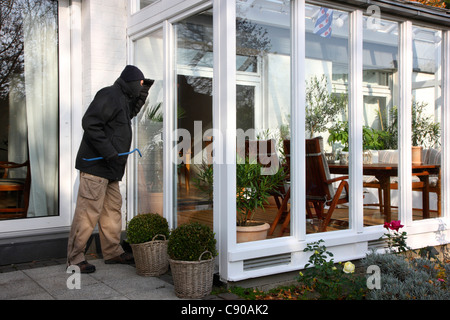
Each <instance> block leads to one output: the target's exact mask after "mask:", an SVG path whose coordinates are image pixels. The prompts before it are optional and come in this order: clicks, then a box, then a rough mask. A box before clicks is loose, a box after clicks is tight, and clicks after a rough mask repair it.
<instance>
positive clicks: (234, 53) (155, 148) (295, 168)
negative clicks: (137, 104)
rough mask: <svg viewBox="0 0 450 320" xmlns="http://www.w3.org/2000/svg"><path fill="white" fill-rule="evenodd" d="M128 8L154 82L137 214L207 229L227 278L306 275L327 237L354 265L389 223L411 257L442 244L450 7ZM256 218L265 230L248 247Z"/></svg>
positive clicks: (139, 142) (134, 190)
mask: <svg viewBox="0 0 450 320" xmlns="http://www.w3.org/2000/svg"><path fill="white" fill-rule="evenodd" d="M131 4H132V6H131V15H130V17H129V22H128V36H129V43H130V45H129V48H130V49H129V62H130V63H133V64H135V65H137V66H138V67H140V68H141V69H142V70H144V73H145V74H146V75H149V77H151V78H153V79H156V82H155V85H154V86H153V87H152V88H151V91H150V95H149V99H148V101H147V104H146V106H145V110H144V111H143V112H141V114H140V115H139V119H138V120H137V121H136V123H135V126H136V127H135V129H136V130H135V134H136V136H135V144H136V147H137V148H139V149H140V150H141V151H142V152H143V153H144V156H143V157H142V158H135V161H134V163H132V164H131V165H130V168H129V169H130V171H129V174H130V173H131V172H132V174H131V176H130V177H129V183H128V191H129V194H131V195H133V196H134V197H133V199H134V201H133V202H129V203H128V207H129V210H128V214H129V215H133V214H135V213H143V212H149V211H150V212H151V211H157V212H163V214H164V216H165V217H166V218H167V219H168V220H169V222H170V224H171V225H172V226H176V225H179V224H181V223H185V222H189V221H198V222H201V223H204V224H208V225H209V226H211V228H213V229H214V231H215V233H216V236H217V240H218V249H219V259H218V267H219V272H220V276H221V278H222V279H224V280H226V281H239V280H243V279H248V278H253V277H260V276H265V275H270V274H275V273H282V272H288V271H292V270H297V269H299V268H301V267H302V266H303V265H304V264H305V263H306V261H307V256H305V255H304V254H303V252H302V250H303V249H304V248H305V246H306V244H307V243H309V242H312V241H317V240H319V239H323V240H325V242H326V245H327V248H329V249H330V250H332V251H333V252H334V254H335V260H336V261H339V260H345V259H356V258H361V257H363V256H364V255H365V254H366V252H367V251H368V250H369V249H371V248H382V246H383V243H382V242H380V241H378V239H379V238H380V236H381V235H382V234H383V224H384V222H389V221H392V220H401V221H402V223H403V224H404V225H405V230H406V231H407V232H408V235H409V241H410V242H409V243H410V246H411V247H423V246H426V245H439V244H444V243H447V242H448V239H449V228H448V225H449V214H450V213H449V209H450V208H448V205H447V203H446V202H445V201H442V200H441V199H446V198H448V195H447V193H448V189H447V188H446V185H448V184H447V183H448V174H447V170H448V165H447V164H448V160H446V159H448V155H447V153H446V150H447V148H445V146H446V145H447V144H448V143H449V140H448V138H447V137H448V133H447V130H445V129H446V128H448V124H446V122H448V121H449V120H448V117H449V115H448V109H449V107H450V106H449V97H448V95H447V93H448V92H450V91H449V89H450V88H449V81H448V77H449V72H450V69H449V66H448V61H450V60H449V54H450V53H449V50H450V47H449V41H450V39H449V31H448V28H449V26H450V20H449V15H448V12H447V11H445V10H440V9H430V8H428V7H424V6H414V5H411V4H408V5H405V4H404V3H403V2H398V1H388V2H386V1H383V2H377V1H374V2H371V5H370V6H369V5H368V4H366V2H362V1H326V2H320V3H319V2H309V1H307V2H305V1H285V0H284V1H282V0H280V1H272V0H270V1H269V0H236V1H132V2H131ZM317 146H318V147H317ZM416 146H418V147H421V148H420V149H419V150H420V151H419V152H420V153H421V155H420V158H419V160H414V159H413V151H412V150H413V148H414V147H416ZM252 166H253V167H254V168H259V169H258V170H252ZM254 168H253V169H254ZM280 172H282V173H280ZM342 177H344V178H342ZM330 180H331V181H330ZM268 181H269V182H268ZM341 181H344V182H343V183H341ZM320 184H323V185H324V186H325V187H324V188H321V187H318V185H320ZM319 189H320V190H319ZM321 189H325V190H321ZM258 190H259V192H258ZM446 195H447V196H446ZM333 199H334V200H336V201H333ZM250 220H251V221H260V222H266V225H267V228H268V230H267V231H266V233H265V234H264V235H263V236H262V237H260V238H258V239H256V240H248V239H247V238H245V239H244V240H242V239H241V236H240V234H239V233H240V230H241V229H243V228H245V227H247V226H248V225H250V224H251V223H250Z"/></svg>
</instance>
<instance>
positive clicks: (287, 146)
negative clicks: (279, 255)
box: [267, 140, 291, 236]
mask: <svg viewBox="0 0 450 320" xmlns="http://www.w3.org/2000/svg"><path fill="white" fill-rule="evenodd" d="M283 150H284V158H285V162H284V164H283V166H284V170H285V172H286V183H287V184H289V183H290V177H291V174H290V173H291V171H290V169H291V141H290V140H283ZM280 191H281V192H282V194H283V196H282V197H281V200H282V202H281V203H280V202H279V201H280V200H279V199H277V198H276V199H275V201H276V203H277V207H278V212H277V215H276V216H275V219H274V220H273V222H272V224H271V225H270V229H269V231H268V233H267V234H268V235H269V236H271V235H272V234H273V232H274V231H275V228H276V226H277V225H278V224H279V223H280V221H281V218H282V216H283V214H286V217H285V219H284V222H283V225H282V227H281V231H280V236H282V235H283V234H284V232H285V231H286V230H287V228H288V224H289V221H290V218H291V215H290V212H289V211H288V210H287V204H288V202H289V199H290V198H291V188H290V187H289V188H288V189H287V190H285V189H284V186H283V190H280Z"/></svg>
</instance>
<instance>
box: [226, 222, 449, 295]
mask: <svg viewBox="0 0 450 320" xmlns="http://www.w3.org/2000/svg"><path fill="white" fill-rule="evenodd" d="M384 227H385V228H386V229H387V233H386V234H385V236H384V238H383V239H385V240H386V242H387V244H388V251H387V252H386V253H384V254H380V253H376V252H370V253H369V254H367V255H366V257H365V258H364V259H362V260H361V261H360V262H359V263H358V265H360V266H359V267H358V268H357V267H356V266H355V264H354V263H352V262H350V261H348V262H345V263H335V262H334V261H333V258H332V257H333V254H332V253H331V252H329V251H327V249H326V247H325V246H324V245H323V244H322V243H323V240H319V241H318V242H313V243H309V244H308V246H307V248H305V249H304V251H305V252H312V254H311V256H310V258H309V260H308V263H307V264H306V266H305V267H306V269H304V270H302V271H301V272H299V276H298V277H297V278H296V280H297V281H298V283H297V284H296V285H292V286H289V287H279V288H276V289H272V290H270V291H268V292H262V291H259V290H256V289H242V288H233V289H231V291H232V292H233V293H235V294H237V295H239V296H240V297H242V298H244V299H251V300H320V299H324V300H362V299H365V300H450V286H449V281H450V259H449V257H448V256H447V255H443V258H442V259H439V257H438V255H436V254H434V253H433V252H434V251H435V250H434V249H433V248H424V249H421V250H419V252H418V253H419V255H416V256H415V257H414V254H416V252H415V251H413V250H410V248H408V246H407V245H406V238H407V237H406V236H407V235H406V232H400V229H401V228H402V227H403V225H401V223H400V221H392V222H391V223H387V224H385V225H384ZM445 249H446V246H445ZM433 250H434V251H433Z"/></svg>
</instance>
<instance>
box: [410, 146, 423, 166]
mask: <svg viewBox="0 0 450 320" xmlns="http://www.w3.org/2000/svg"><path fill="white" fill-rule="evenodd" d="M411 156H412V157H411V159H412V165H413V166H417V165H421V164H422V147H417V146H413V147H412V154H411Z"/></svg>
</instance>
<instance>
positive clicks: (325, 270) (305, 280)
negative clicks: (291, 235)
mask: <svg viewBox="0 0 450 320" xmlns="http://www.w3.org/2000/svg"><path fill="white" fill-rule="evenodd" d="M322 242H324V241H323V240H319V241H317V242H312V243H308V244H307V247H306V248H305V249H304V250H303V251H304V252H313V254H312V255H311V256H310V257H309V260H308V263H307V264H306V265H305V268H307V269H305V270H304V272H300V273H299V276H298V277H297V281H299V282H301V283H302V284H304V285H306V286H307V288H309V290H314V291H315V292H317V293H318V294H319V295H320V299H330V300H336V299H343V298H346V299H361V298H362V297H363V296H364V293H365V290H364V286H365V279H364V277H361V276H358V275H355V274H353V273H354V270H355V267H354V265H353V264H352V263H351V262H347V263H346V264H345V265H342V264H341V263H338V264H335V263H334V261H333V259H332V257H333V254H332V253H331V252H329V251H327V248H326V246H325V245H322V244H321V243H322ZM309 266H312V267H310V268H308V267H309Z"/></svg>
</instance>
